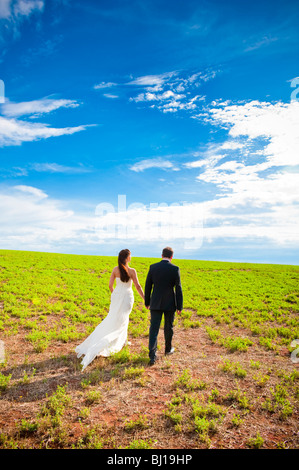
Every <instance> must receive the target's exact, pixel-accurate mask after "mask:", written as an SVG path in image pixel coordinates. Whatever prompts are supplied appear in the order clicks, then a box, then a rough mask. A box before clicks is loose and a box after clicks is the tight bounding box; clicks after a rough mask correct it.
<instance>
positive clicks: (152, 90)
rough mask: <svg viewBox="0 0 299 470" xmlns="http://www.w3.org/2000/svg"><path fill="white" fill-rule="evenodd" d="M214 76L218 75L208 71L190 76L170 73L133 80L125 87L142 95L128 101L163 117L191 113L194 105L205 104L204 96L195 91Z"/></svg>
mask: <svg viewBox="0 0 299 470" xmlns="http://www.w3.org/2000/svg"><path fill="white" fill-rule="evenodd" d="M217 73H218V71H215V70H210V69H209V70H204V71H200V72H196V73H191V74H186V72H183V71H173V72H168V73H164V74H160V75H145V76H141V77H137V78H136V79H134V80H131V81H130V82H129V83H128V85H134V86H135V87H137V88H139V89H140V88H141V89H142V91H141V92H139V93H137V95H135V96H131V97H130V101H131V102H136V103H142V102H144V103H148V104H149V105H150V107H151V108H157V109H158V110H160V111H162V112H163V113H176V112H178V111H193V112H195V110H196V109H197V107H198V102H200V101H204V100H205V96H204V95H202V94H199V93H198V89H199V87H200V86H201V85H202V84H204V83H205V82H207V81H209V80H211V79H213V78H214V77H215V76H216V74H217Z"/></svg>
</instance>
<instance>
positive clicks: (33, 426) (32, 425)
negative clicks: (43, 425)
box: [19, 419, 38, 436]
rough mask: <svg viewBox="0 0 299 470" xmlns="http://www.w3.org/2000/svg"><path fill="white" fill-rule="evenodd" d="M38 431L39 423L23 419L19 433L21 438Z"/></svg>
mask: <svg viewBox="0 0 299 470" xmlns="http://www.w3.org/2000/svg"><path fill="white" fill-rule="evenodd" d="M37 429H38V423H36V422H32V421H28V420H26V419H22V421H21V423H20V425H19V433H20V435H21V436H24V435H26V434H31V433H34V432H36V431H37Z"/></svg>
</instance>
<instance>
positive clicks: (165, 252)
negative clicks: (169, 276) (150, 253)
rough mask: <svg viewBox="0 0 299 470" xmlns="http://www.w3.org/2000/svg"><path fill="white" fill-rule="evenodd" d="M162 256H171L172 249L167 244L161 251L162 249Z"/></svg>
mask: <svg viewBox="0 0 299 470" xmlns="http://www.w3.org/2000/svg"><path fill="white" fill-rule="evenodd" d="M162 257H163V258H172V257H173V249H172V248H170V246H167V247H166V248H164V249H163V251H162Z"/></svg>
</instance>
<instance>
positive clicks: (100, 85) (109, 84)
mask: <svg viewBox="0 0 299 470" xmlns="http://www.w3.org/2000/svg"><path fill="white" fill-rule="evenodd" d="M113 86H117V83H114V82H101V83H98V84H97V85H94V87H93V88H94V89H95V90H102V89H104V88H111V87H113Z"/></svg>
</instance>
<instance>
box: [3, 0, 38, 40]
mask: <svg viewBox="0 0 299 470" xmlns="http://www.w3.org/2000/svg"><path fill="white" fill-rule="evenodd" d="M44 6H45V1H44V0H1V2H0V21H1V23H0V32H1V33H2V37H1V36H0V39H2V40H3V39H4V37H6V36H7V35H8V34H9V35H10V34H11V33H12V35H13V37H14V38H17V37H19V35H20V25H21V24H22V23H23V22H24V21H25V20H28V19H29V18H30V17H33V16H34V15H36V14H41V13H42V12H43V11H44Z"/></svg>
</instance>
